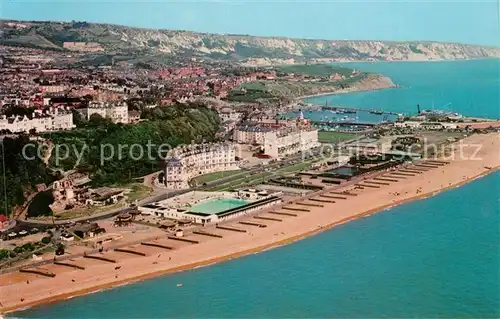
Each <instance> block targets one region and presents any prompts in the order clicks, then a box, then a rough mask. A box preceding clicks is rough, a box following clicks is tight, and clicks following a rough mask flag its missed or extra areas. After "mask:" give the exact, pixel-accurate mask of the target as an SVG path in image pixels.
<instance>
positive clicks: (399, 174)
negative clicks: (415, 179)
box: [391, 172, 415, 177]
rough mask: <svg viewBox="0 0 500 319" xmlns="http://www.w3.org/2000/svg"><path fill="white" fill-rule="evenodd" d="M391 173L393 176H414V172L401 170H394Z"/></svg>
mask: <svg viewBox="0 0 500 319" xmlns="http://www.w3.org/2000/svg"><path fill="white" fill-rule="evenodd" d="M391 175H395V176H406V177H412V176H415V174H410V173H402V172H394V173H391Z"/></svg>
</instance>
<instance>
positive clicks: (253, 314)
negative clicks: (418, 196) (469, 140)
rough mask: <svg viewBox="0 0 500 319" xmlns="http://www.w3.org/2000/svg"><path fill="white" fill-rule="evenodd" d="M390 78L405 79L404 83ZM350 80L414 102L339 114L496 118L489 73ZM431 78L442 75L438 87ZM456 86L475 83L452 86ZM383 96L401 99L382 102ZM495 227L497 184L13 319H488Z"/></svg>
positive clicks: (494, 66)
mask: <svg viewBox="0 0 500 319" xmlns="http://www.w3.org/2000/svg"><path fill="white" fill-rule="evenodd" d="M384 65H387V66H384ZM393 65H395V66H393ZM363 66H364V67H363ZM396 66H397V67H396ZM362 67H363V68H364V69H363V68H362ZM399 67H401V68H403V69H406V70H407V72H408V78H405V77H404V74H405V73H404V72H405V71H404V70H401V71H398V68H399ZM358 68H360V69H362V70H367V69H369V68H370V70H372V71H374V72H381V71H382V70H385V71H384V72H382V73H385V74H387V75H389V76H391V77H393V78H394V80H395V82H397V83H399V84H403V85H407V86H411V87H410V88H407V89H398V90H402V91H401V92H403V91H405V92H406V91H410V92H411V91H413V92H414V94H415V96H414V97H412V95H411V93H410V92H407V93H397V90H387V91H378V92H369V93H356V94H349V95H343V96H341V97H340V98H341V99H343V102H342V104H343V105H345V106H363V105H359V104H356V103H355V101H356V100H358V101H364V102H363V103H367V105H366V106H368V105H370V106H369V108H383V109H385V110H393V111H401V110H400V109H399V107H400V106H401V105H407V107H408V110H410V108H411V106H412V105H413V104H417V103H420V104H421V105H422V106H423V107H425V105H426V102H425V101H424V100H423V98H422V96H426V95H425V94H424V93H425V91H426V89H424V88H423V87H427V91H429V92H430V93H432V92H433V94H431V95H430V96H429V99H430V100H428V101H431V103H432V96H433V97H434V98H435V99H436V102H435V105H436V108H437V106H438V105H439V104H438V97H439V96H440V94H438V92H441V98H440V99H441V100H440V102H439V103H441V104H445V103H449V102H450V100H452V101H453V105H458V103H462V101H463V100H466V101H468V102H464V104H463V105H464V106H463V107H464V109H463V110H457V111H459V112H462V113H464V114H472V115H477V116H494V115H495V114H496V116H497V117H500V116H498V112H499V110H498V105H499V103H498V102H499V97H498V84H499V82H498V74H499V73H498V62H497V61H491V60H490V61H465V62H432V63H415V64H408V63H397V64H396V63H388V64H362V65H360V66H358ZM376 68H380V70H375V69H376ZM475 68H478V70H476V71H474V69H475ZM464 69H465V70H464ZM418 70H420V71H418ZM389 72H393V73H394V74H393V75H391V74H389ZM440 72H448V73H451V74H448V75H442V76H440V75H439V73H440ZM436 73H438V74H436ZM463 74H469V75H470V74H476V77H466V78H463V77H462V75H463ZM495 74H496V78H495ZM424 75H425V76H424ZM398 77H399V78H398ZM485 77H486V78H487V79H485ZM446 78H447V79H448V80H446ZM459 79H461V80H459ZM488 79H489V80H488ZM422 81H424V82H427V81H430V82H431V83H434V84H432V85H431V84H426V83H422ZM435 86H436V87H435ZM419 87H420V88H421V89H419V90H417V88H419ZM453 87H455V91H454V90H453ZM390 92H396V93H390ZM419 92H420V93H419ZM445 92H447V93H446V94H445ZM360 95H361V96H363V95H364V96H369V97H368V98H367V97H364V98H362V97H360ZM391 95H392V96H393V97H395V96H396V97H397V96H399V97H400V99H399V100H398V101H393V100H392V98H391V97H390V96H391ZM377 96H380V97H379V98H377ZM457 96H458V97H457ZM459 97H462V98H459ZM332 99H337V97H334V98H332ZM349 101H350V102H349ZM369 101H372V102H378V103H379V104H376V105H373V104H372V103H368V102H369ZM445 101H446V102H445ZM471 101H472V103H470V102H471ZM382 102H384V105H385V106H386V107H383V106H382V105H381V103H382ZM348 103H352V104H350V105H349V104H348ZM471 105H472V106H471ZM391 107H393V108H394V109H391ZM332 213H335V212H332ZM499 225H500V172H499V173H495V174H491V175H489V176H486V177H484V178H481V179H479V180H477V181H474V182H472V183H470V184H467V185H464V186H463V187H460V188H456V189H453V190H450V191H446V192H443V193H441V194H439V195H437V196H435V197H432V198H429V199H425V200H420V201H416V202H412V203H409V204H405V205H402V206H398V207H395V208H392V209H390V210H386V211H384V212H381V213H378V214H375V215H372V216H369V217H367V218H364V219H361V220H358V221H355V222H351V223H348V224H345V225H342V226H339V227H336V228H334V229H332V230H329V231H326V232H324V233H321V234H319V235H317V236H314V237H310V238H308V239H305V240H302V241H299V242H297V243H294V244H291V245H287V246H284V247H280V248H276V249H272V250H269V251H266V252H262V253H259V254H255V255H251V256H247V257H243V258H240V259H236V260H232V261H228V262H224V263H221V264H217V265H212V266H209V267H205V268H199V269H195V270H191V271H186V272H183V273H178V274H173V275H169V276H165V277H160V278H155V279H151V280H147V281H144V282H140V283H135V284H131V285H127V286H123V287H119V288H115V289H111V290H108V291H105V292H101V293H96V294H91V295H87V296H82V297H77V298H74V299H71V300H67V301H64V302H59V303H55V304H50V305H45V306H40V307H36V308H32V309H29V310H26V311H23V312H18V313H15V314H13V315H14V316H16V317H20V318H171V317H176V318H189V317H197V318H200V317H203V318H219V317H223V318H236V317H237V318H277V317H279V318H285V317H286V318H292V317H308V318H326V317H329V318H332V317H337V318H384V317H385V318H409V317H420V318H435V317H446V318H457V317H462V318H463V317H467V318H479V317H482V318H485V317H490V318H493V317H495V318H498V317H500V251H499V247H500V227H499ZM178 283H182V284H183V287H182V288H179V287H177V286H176V285H177V284H178Z"/></svg>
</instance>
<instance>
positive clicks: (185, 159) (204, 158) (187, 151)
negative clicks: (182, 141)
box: [164, 143, 238, 189]
mask: <svg viewBox="0 0 500 319" xmlns="http://www.w3.org/2000/svg"><path fill="white" fill-rule="evenodd" d="M236 150H237V147H236V145H235V144H232V143H206V144H193V145H183V146H179V147H177V148H175V149H173V150H171V151H170V152H169V154H168V156H167V159H166V160H165V168H164V174H165V180H164V183H165V186H166V187H167V188H170V189H186V188H189V184H188V182H189V180H191V179H192V178H194V177H196V176H199V175H204V174H208V173H213V172H221V171H229V170H236V169H238V165H237V162H236V156H237V152H236Z"/></svg>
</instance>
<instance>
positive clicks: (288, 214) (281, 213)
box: [269, 212, 298, 217]
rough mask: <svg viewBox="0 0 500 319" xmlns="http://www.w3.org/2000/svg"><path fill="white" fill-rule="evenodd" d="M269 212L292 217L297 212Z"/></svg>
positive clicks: (295, 215)
mask: <svg viewBox="0 0 500 319" xmlns="http://www.w3.org/2000/svg"><path fill="white" fill-rule="evenodd" d="M269 214H273V215H281V216H292V217H297V216H298V215H297V214H293V213H285V212H269Z"/></svg>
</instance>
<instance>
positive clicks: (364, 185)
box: [356, 184, 380, 188]
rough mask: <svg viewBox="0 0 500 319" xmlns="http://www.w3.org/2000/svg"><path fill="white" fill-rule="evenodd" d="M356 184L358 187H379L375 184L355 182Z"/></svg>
mask: <svg viewBox="0 0 500 319" xmlns="http://www.w3.org/2000/svg"><path fill="white" fill-rule="evenodd" d="M356 186H360V187H370V188H380V186H375V185H369V184H368V185H366V184H356Z"/></svg>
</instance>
